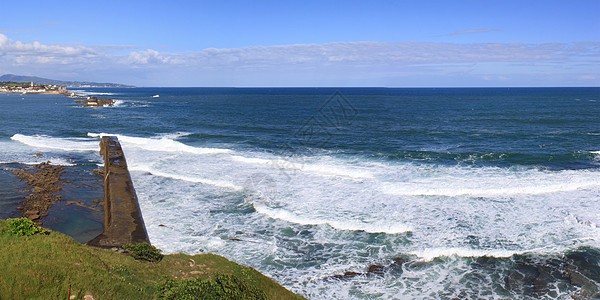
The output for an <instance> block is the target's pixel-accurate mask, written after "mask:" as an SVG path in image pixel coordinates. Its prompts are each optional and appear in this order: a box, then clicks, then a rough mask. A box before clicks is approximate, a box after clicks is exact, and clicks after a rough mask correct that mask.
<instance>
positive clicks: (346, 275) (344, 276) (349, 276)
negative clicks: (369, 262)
mask: <svg viewBox="0 0 600 300" xmlns="http://www.w3.org/2000/svg"><path fill="white" fill-rule="evenodd" d="M360 275H364V273H357V272H350V271H349V272H346V273H344V274H342V275H333V276H329V277H327V279H340V280H346V279H352V278H354V277H356V276H360Z"/></svg>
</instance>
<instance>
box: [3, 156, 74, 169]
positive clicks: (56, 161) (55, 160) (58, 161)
mask: <svg viewBox="0 0 600 300" xmlns="http://www.w3.org/2000/svg"><path fill="white" fill-rule="evenodd" d="M43 162H50V164H51V165H54V166H65V167H72V166H76V165H77V164H74V163H73V162H71V161H69V160H67V159H63V158H59V157H50V158H47V157H46V158H43V157H42V158H39V159H38V160H26V161H0V164H14V163H18V164H24V165H37V164H40V163H43Z"/></svg>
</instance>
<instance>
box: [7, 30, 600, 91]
mask: <svg viewBox="0 0 600 300" xmlns="http://www.w3.org/2000/svg"><path fill="white" fill-rule="evenodd" d="M137 49H138V47H137V46H114V45H113V46H108V45H107V46H86V45H77V44H74V45H62V44H40V43H38V42H34V43H23V42H20V41H14V40H12V39H10V38H8V37H7V36H5V35H3V34H1V33H0V73H3V72H6V73H28V74H35V75H46V74H45V73H44V72H54V73H55V72H63V73H66V74H71V75H70V76H76V75H77V74H80V76H79V77H80V79H85V80H91V79H94V80H104V81H111V80H115V79H114V78H122V79H120V80H121V81H123V82H125V83H133V84H154V85H167V84H179V85H181V84H185V85H215V86H216V85H230V86H231V85H253V84H257V85H317V84H318V83H321V84H324V85H327V84H329V85H335V84H338V83H339V82H342V83H344V84H346V85H357V84H371V85H376V84H378V82H384V83H383V84H395V85H397V84H398V82H407V81H408V80H413V79H414V78H421V79H419V80H421V81H423V82H426V81H427V80H431V78H438V79H439V80H442V79H443V80H450V81H448V82H454V80H459V81H460V80H463V79H467V78H470V77H469V76H471V77H477V78H479V79H481V80H483V81H485V82H491V81H494V80H495V81H497V82H501V83H502V84H510V79H511V78H513V77H514V78H521V79H522V78H526V79H527V78H537V79H538V80H543V78H542V76H545V75H544V74H556V73H561V72H563V73H564V72H566V71H565V70H567V69H568V68H570V69H569V70H570V71H569V72H570V73H569V74H567V75H565V76H566V77H569V78H574V79H573V80H576V79H577V80H587V82H588V84H589V82H590V81H593V80H596V81H597V78H600V71H598V70H600V68H598V65H599V62H598V61H600V42H582V43H546V44H525V43H471V44H454V43H431V42H399V43H386V42H335V43H327V44H292V45H279V46H255V47H241V48H209V49H204V50H201V51H190V52H164V51H158V50H156V49H146V50H137ZM90 74H94V75H95V76H101V74H103V75H102V76H107V77H105V78H98V77H94V78H89V75H90ZM457 74H461V75H460V76H458V75H457ZM510 74H512V75H511V76H512V77H511V76H509V75H510ZM539 74H542V75H539ZM561 74H562V73H561ZM46 76H50V75H46ZM119 76H122V77H119ZM565 76H563V77H565ZM381 78H383V79H381ZM380 79H381V80H384V81H377V80H380ZM133 80H140V81H137V82H135V81H134V82H132V81H133ZM369 80H370V81H369ZM421 81H419V82H421ZM390 82H391V83H390ZM592 83H593V82H592ZM597 84H598V83H596V85H597Z"/></svg>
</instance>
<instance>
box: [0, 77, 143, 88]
mask: <svg viewBox="0 0 600 300" xmlns="http://www.w3.org/2000/svg"><path fill="white" fill-rule="evenodd" d="M0 82H18V83H23V82H34V83H38V84H40V85H55V86H64V87H67V88H88V87H110V88H115V87H120V88H130V87H135V86H133V85H126V84H120V83H100V82H89V81H63V80H54V79H48V78H42V77H36V76H21V75H13V74H5V75H2V76H0Z"/></svg>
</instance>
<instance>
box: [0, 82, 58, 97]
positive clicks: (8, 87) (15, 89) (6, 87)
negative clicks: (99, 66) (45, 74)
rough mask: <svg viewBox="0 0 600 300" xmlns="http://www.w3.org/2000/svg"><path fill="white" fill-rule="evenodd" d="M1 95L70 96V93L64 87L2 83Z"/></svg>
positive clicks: (0, 86) (0, 84)
mask: <svg viewBox="0 0 600 300" xmlns="http://www.w3.org/2000/svg"><path fill="white" fill-rule="evenodd" d="M0 93H18V94H61V95H65V96H69V91H67V88H66V87H64V86H59V85H53V84H41V83H34V82H10V81H9V82H0Z"/></svg>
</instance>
